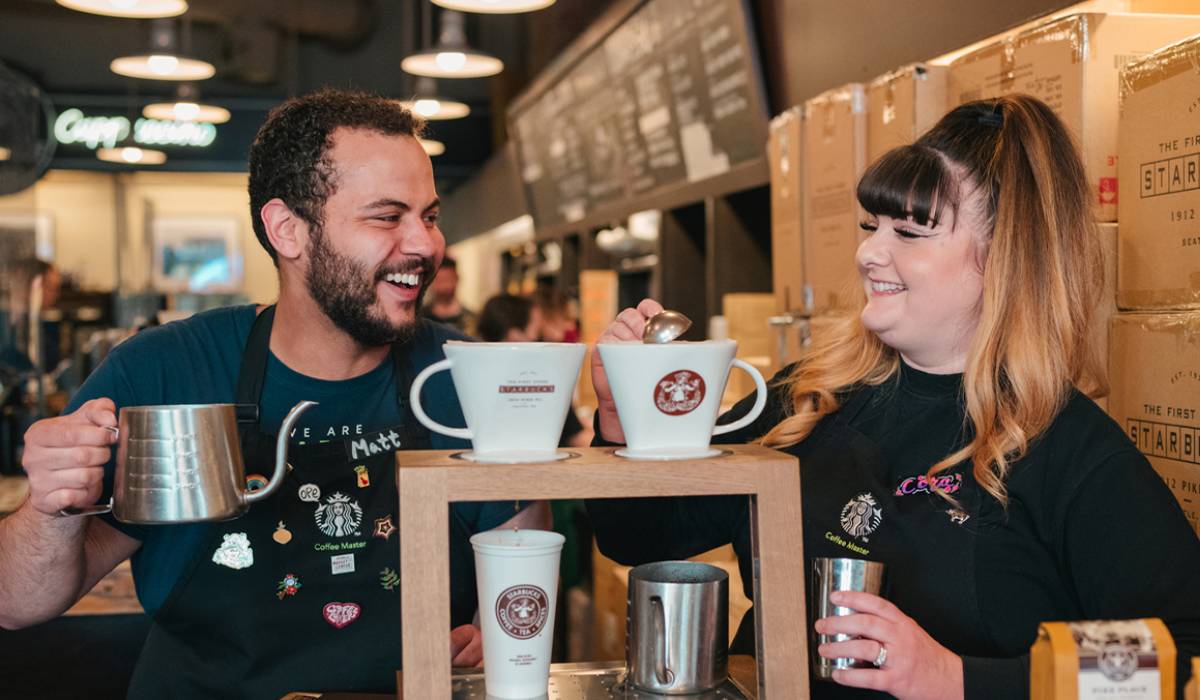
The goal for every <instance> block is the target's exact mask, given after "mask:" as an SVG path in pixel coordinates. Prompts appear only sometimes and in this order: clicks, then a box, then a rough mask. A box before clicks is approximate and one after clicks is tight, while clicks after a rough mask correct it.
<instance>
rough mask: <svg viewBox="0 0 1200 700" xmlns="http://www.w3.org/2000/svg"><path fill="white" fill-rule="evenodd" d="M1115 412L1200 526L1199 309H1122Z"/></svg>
mask: <svg viewBox="0 0 1200 700" xmlns="http://www.w3.org/2000/svg"><path fill="white" fill-rule="evenodd" d="M1110 342H1111V343H1112V345H1111V346H1110V353H1109V381H1110V382H1111V384H1112V394H1111V395H1110V396H1109V401H1108V411H1109V415H1111V416H1112V417H1113V419H1114V420H1116V421H1117V422H1118V423H1120V424H1121V427H1123V428H1124V429H1125V431H1126V433H1127V434H1128V435H1129V437H1130V438H1131V439H1132V440H1133V442H1134V444H1136V445H1137V447H1138V449H1139V450H1141V451H1142V453H1143V454H1145V455H1146V457H1147V458H1148V459H1149V460H1150V464H1152V465H1153V466H1154V469H1155V471H1157V472H1158V474H1159V476H1161V477H1162V479H1163V481H1165V482H1166V483H1167V486H1169V487H1170V488H1171V491H1172V492H1174V494H1175V497H1176V498H1178V499H1179V504H1180V505H1181V506H1183V511H1184V513H1185V514H1186V515H1187V517H1188V520H1189V521H1191V523H1192V527H1193V528H1195V529H1196V530H1197V532H1198V533H1200V456H1198V454H1200V449H1198V447H1200V312H1194V311H1193V312H1178V313H1143V314H1125V313H1122V314H1117V315H1116V316H1113V319H1112V334H1111V336H1110Z"/></svg>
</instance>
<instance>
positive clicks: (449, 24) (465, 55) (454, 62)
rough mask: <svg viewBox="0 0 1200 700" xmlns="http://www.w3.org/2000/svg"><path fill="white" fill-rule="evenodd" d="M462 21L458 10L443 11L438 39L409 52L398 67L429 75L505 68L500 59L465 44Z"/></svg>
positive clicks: (465, 74) (473, 75) (472, 75)
mask: <svg viewBox="0 0 1200 700" xmlns="http://www.w3.org/2000/svg"><path fill="white" fill-rule="evenodd" d="M463 24H464V20H463V15H462V13H461V12H453V11H450V10H446V11H444V12H442V31H441V33H440V34H439V35H438V43H437V44H436V45H435V46H432V47H430V48H429V49H427V50H425V51H422V52H420V53H415V54H413V55H411V56H408V57H407V58H405V59H404V60H403V61H401V62H400V67H401V68H402V69H404V71H405V72H407V73H412V74H413V75H425V76H429V77H430V78H484V77H487V76H489V75H495V74H497V73H499V72H500V71H502V70H504V62H503V61H501V60H500V59H498V58H496V57H495V56H492V55H490V54H486V53H484V52H482V51H476V50H475V49H473V48H471V47H470V45H469V44H467V34H466V31H465V30H464V28H463Z"/></svg>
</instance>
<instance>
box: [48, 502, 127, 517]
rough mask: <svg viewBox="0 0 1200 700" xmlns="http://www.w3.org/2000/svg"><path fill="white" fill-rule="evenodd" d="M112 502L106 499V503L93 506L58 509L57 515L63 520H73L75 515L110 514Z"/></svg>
mask: <svg viewBox="0 0 1200 700" xmlns="http://www.w3.org/2000/svg"><path fill="white" fill-rule="evenodd" d="M112 506H113V502H112V499H111V498H109V499H108V503H97V504H96V505H94V506H84V507H83V508H60V509H59V510H58V515H59V516H60V517H63V518H73V517H75V516H77V515H100V514H101V513H111V512H112Z"/></svg>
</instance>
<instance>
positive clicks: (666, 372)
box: [596, 340, 767, 460]
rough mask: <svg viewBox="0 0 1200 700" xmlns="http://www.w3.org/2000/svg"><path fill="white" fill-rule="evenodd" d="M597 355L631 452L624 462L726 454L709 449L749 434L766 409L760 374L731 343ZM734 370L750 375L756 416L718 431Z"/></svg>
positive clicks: (626, 348) (622, 348)
mask: <svg viewBox="0 0 1200 700" xmlns="http://www.w3.org/2000/svg"><path fill="white" fill-rule="evenodd" d="M596 349H597V350H598V351H599V352H600V359H601V360H602V361H603V362H604V373H605V375H607V376H608V384H609V386H610V387H612V392H613V400H614V401H615V402H616V404H617V416H618V417H619V418H620V419H621V430H623V431H624V432H625V442H626V445H627V446H626V447H625V448H624V449H621V450H617V454H618V455H621V456H622V457H629V458H631V459H661V460H666V459H696V458H700V457H711V456H713V455H716V454H719V453H720V451H719V450H714V449H712V448H711V447H710V446H709V442H710V440H711V439H712V436H713V435H721V434H722V433H728V432H732V431H734V430H738V429H740V428H744V427H745V426H747V425H749V424H750V423H752V422H754V419H755V418H758V415H759V414H760V413H762V410H763V407H764V406H765V405H766V403H767V384H766V382H765V381H764V380H763V376H762V374H760V373H759V371H758V370H757V369H755V368H754V367H753V365H750V364H747V363H745V362H743V361H741V360H738V359H735V358H734V354H735V353H736V352H737V342H736V341H733V340H707V341H703V342H699V343H689V342H672V343H665V344H648V343H600V344H597V345H596ZM733 367H739V368H741V369H743V370H745V371H746V372H749V373H750V376H751V377H752V378H753V379H754V386H755V387H756V388H757V390H758V395H757V397H756V399H755V401H754V406H753V407H752V408H751V409H750V413H748V414H746V415H745V416H744V417H742V418H741V419H739V420H737V421H735V422H733V423H730V424H729V425H722V426H719V427H717V428H716V429H715V430H714V429H713V426H714V425H716V422H717V413H718V412H719V411H720V409H721V396H722V395H723V394H724V393H725V382H726V380H727V379H728V378H729V370H730V369H731V368H733Z"/></svg>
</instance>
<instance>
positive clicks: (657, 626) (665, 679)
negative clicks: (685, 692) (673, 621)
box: [650, 595, 675, 687]
mask: <svg viewBox="0 0 1200 700" xmlns="http://www.w3.org/2000/svg"><path fill="white" fill-rule="evenodd" d="M650 607H651V608H653V609H654V641H655V642H657V643H658V644H657V647H658V653H657V654H655V655H654V677H655V678H657V679H658V682H659V685H662V686H663V687H666V686H669V685H671V684H672V683H674V682H675V672H674V671H672V670H671V668H670V666H671V660H670V659H668V658H667V649H669V648H670V646H669V645H668V644H667V612H666V610H664V609H663V602H662V598H659V597H658V596H656V595H652V596H650Z"/></svg>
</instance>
